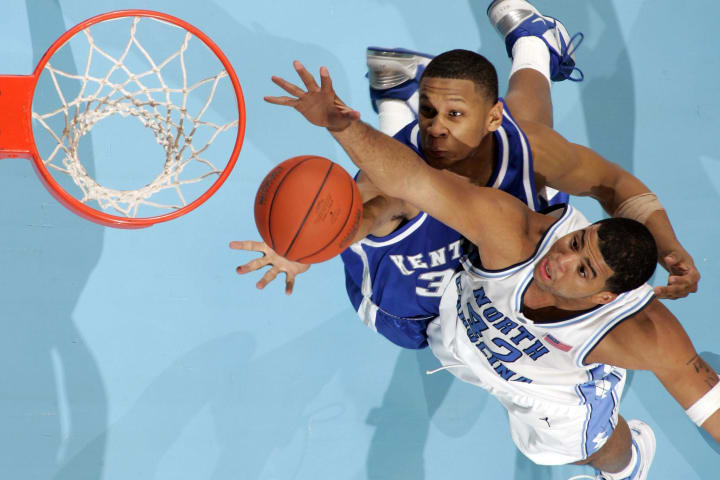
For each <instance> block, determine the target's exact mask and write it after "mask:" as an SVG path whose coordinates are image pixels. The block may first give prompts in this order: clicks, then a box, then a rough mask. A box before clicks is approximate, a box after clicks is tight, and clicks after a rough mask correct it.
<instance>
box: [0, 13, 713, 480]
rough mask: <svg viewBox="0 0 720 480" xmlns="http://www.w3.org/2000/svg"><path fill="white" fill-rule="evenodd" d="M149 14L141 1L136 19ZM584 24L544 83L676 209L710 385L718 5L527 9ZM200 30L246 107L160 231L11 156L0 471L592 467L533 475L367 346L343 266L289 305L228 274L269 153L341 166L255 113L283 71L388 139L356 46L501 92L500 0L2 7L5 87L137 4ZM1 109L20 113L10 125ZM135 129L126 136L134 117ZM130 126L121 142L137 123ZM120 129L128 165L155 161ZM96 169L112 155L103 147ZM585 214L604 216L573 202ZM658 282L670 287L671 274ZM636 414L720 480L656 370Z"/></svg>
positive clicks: (280, 118) (565, 125) (114, 478)
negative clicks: (63, 40)
mask: <svg viewBox="0 0 720 480" xmlns="http://www.w3.org/2000/svg"><path fill="white" fill-rule="evenodd" d="M140 4H141V5H140ZM537 4H538V7H539V8H540V9H541V10H542V11H543V12H544V13H546V14H549V15H553V16H557V17H558V18H561V19H562V20H563V21H564V22H565V24H566V25H567V26H568V29H569V30H571V31H577V30H581V31H583V32H585V42H584V43H583V44H582V46H581V48H580V49H579V51H578V54H577V56H578V63H579V65H580V67H581V68H582V69H583V71H584V73H585V78H586V80H585V82H583V83H581V84H569V82H565V83H562V84H558V85H556V86H555V87H554V89H553V98H554V103H555V123H556V128H557V129H558V130H559V131H560V132H561V133H562V134H563V135H565V136H566V137H567V138H569V139H571V140H573V141H575V142H577V143H582V144H586V145H589V146H590V147H592V148H594V149H595V150H597V151H598V152H600V153H601V154H603V155H605V156H606V157H607V158H609V159H611V160H614V161H615V162H618V163H619V164H621V165H622V166H623V167H625V168H626V169H628V170H630V171H632V172H633V173H634V174H635V175H637V176H638V177H639V178H640V179H642V180H643V181H644V182H645V183H646V184H647V185H648V186H650V187H651V188H652V189H653V190H654V191H655V192H657V193H658V194H659V196H660V198H661V200H662V201H663V202H664V204H665V206H666V208H667V210H668V213H669V215H670V218H671V220H672V221H673V224H674V227H675V229H676V232H677V234H678V237H679V238H680V239H681V241H682V242H683V243H684V245H685V247H686V248H687V249H688V250H689V251H690V252H691V253H692V254H693V256H694V258H695V262H696V263H697V265H698V267H699V269H700V272H701V274H702V276H703V277H702V281H701V283H700V291H699V292H698V293H696V294H694V295H692V296H691V297H689V298H687V299H684V300H680V301H674V302H667V305H668V306H669V307H670V309H671V310H672V311H673V312H674V313H675V314H676V315H677V316H678V317H679V318H680V319H681V321H682V323H683V325H684V326H685V328H686V330H687V331H688V333H689V334H690V336H691V338H692V339H693V341H694V344H695V346H696V348H697V350H698V352H701V354H702V355H703V356H704V358H705V359H706V360H707V361H708V362H709V363H710V364H711V365H712V366H713V367H714V368H715V369H716V370H718V371H720V326H719V324H718V322H719V318H718V315H717V314H716V311H715V310H716V309H717V307H716V300H717V299H718V295H717V292H718V290H720V255H718V253H717V239H718V238H720V222H719V221H718V220H719V219H720V216H719V214H718V211H719V210H720V82H718V80H717V79H718V76H720V55H718V51H717V46H718V45H719V42H718V39H717V35H716V34H715V33H714V32H715V31H716V26H717V19H718V18H720V4H718V3H717V2H714V1H710V0H699V1H696V2H686V3H681V2H677V1H670V0H657V1H649V0H645V1H632V2H628V1H621V0H615V1H592V2H591V1H577V0H554V1H551V0H542V1H541V0H538V1H537ZM138 5H140V6H142V7H143V8H150V9H155V10H161V11H165V12H167V13H170V14H173V15H175V16H178V17H180V18H183V19H185V20H187V21H189V22H191V23H194V24H195V25H197V26H198V27H200V28H201V29H202V30H203V31H205V32H206V33H207V34H208V35H210V36H211V37H212V38H213V39H214V40H215V41H216V42H217V43H218V44H219V45H220V46H221V47H222V48H223V50H224V51H225V53H226V54H227V56H228V57H229V59H230V61H231V62H232V63H233V65H234V66H235V69H236V71H237V73H238V76H239V78H240V82H241V83H242V86H243V89H244V91H245V96H246V104H247V132H246V137H245V144H244V147H243V151H242V153H241V155H240V158H239V161H238V164H237V166H236V167H235V170H234V172H233V174H232V175H231V176H230V178H229V179H228V181H227V182H226V184H225V185H224V186H223V187H222V188H221V189H220V190H219V191H218V192H217V194H215V195H214V196H213V197H212V198H211V199H210V200H209V201H207V202H206V203H205V204H204V205H203V206H201V207H200V208H199V209H198V210H196V211H195V212H192V213H190V214H189V215H187V216H185V217H181V218H179V219H177V220H174V221H172V222H169V223H166V224H161V225H158V226H155V227H152V228H148V229H144V230H138V231H127V230H116V229H110V228H103V227H100V226H98V225H95V224H92V223H89V222H87V221H85V220H82V219H80V218H78V217H76V216H75V215H73V214H72V213H70V212H69V211H67V210H66V209H65V208H64V207H62V206H60V205H59V204H58V203H57V202H56V201H55V200H54V199H53V198H52V197H51V196H50V194H48V193H47V191H46V190H45V189H44V188H43V187H42V185H41V184H40V182H39V181H38V180H37V179H36V177H35V174H34V173H33V170H32V168H31V165H30V163H29V162H28V161H26V160H19V159H3V160H2V161H0V195H1V196H2V201H1V202H0V203H1V205H2V206H1V207H0V322H2V323H1V325H2V329H1V330H0V332H1V334H0V391H1V392H2V393H1V394H0V472H1V473H0V477H1V478H3V479H5V478H7V479H63V480H84V479H88V480H128V479H158V480H197V479H213V480H230V479H233V480H235V479H240V480H254V479H260V480H300V479H308V480H310V479H313V480H315V479H333V480H340V479H344V480H362V479H378V480H379V479H383V480H384V479H403V480H404V479H408V480H431V479H432V480H435V479H440V480H444V479H451V478H467V479H483V480H505V479H517V480H519V479H533V480H550V479H552V480H560V479H566V478H568V477H570V476H572V475H574V474H578V473H590V471H589V469H583V468H580V467H558V468H546V467H540V466H536V465H533V464H531V463H530V462H529V461H527V460H526V459H525V458H524V457H523V456H521V455H520V454H519V453H518V452H517V450H516V449H515V447H514V445H513V443H512V441H511V439H510V436H509V434H508V430H507V421H506V417H505V413H504V411H503V409H502V408H501V406H500V405H499V404H498V403H497V402H496V401H495V400H494V399H493V398H490V397H488V395H487V394H486V393H485V392H484V391H482V390H480V389H477V388H475V387H472V386H470V385H467V384H462V383H460V382H459V381H457V380H454V377H452V375H450V374H449V373H447V372H442V373H438V374H436V375H433V376H430V377H427V376H426V375H425V374H424V371H425V370H426V369H428V368H434V367H436V366H437V363H436V361H435V360H434V358H433V357H432V355H431V354H430V353H429V352H428V351H421V352H415V351H401V350H399V349H398V348H396V347H394V346H393V345H391V344H390V343H389V342H387V341H385V340H384V339H383V338H382V337H380V336H378V335H376V334H374V333H373V332H371V331H369V330H368V329H367V328H366V327H365V326H363V325H362V324H361V323H360V322H359V321H358V320H357V318H356V316H355V313H354V311H353V309H352V307H351V306H350V304H349V302H348V301H347V299H346V296H345V292H344V279H343V272H342V266H341V263H340V261H339V259H334V260H331V261H329V262H326V263H324V264H320V265H317V266H313V267H312V268H311V269H310V271H309V272H308V273H306V274H304V275H302V276H301V277H300V278H298V281H297V284H296V287H295V293H294V294H293V295H292V296H289V297H288V296H286V295H284V293H283V285H281V283H282V282H277V283H276V284H274V285H271V286H270V287H268V288H267V289H266V290H264V291H258V290H256V289H255V286H254V285H255V282H256V281H257V280H258V279H259V276H257V275H248V276H245V277H240V276H238V275H236V273H235V267H236V266H237V265H240V264H242V263H246V262H247V261H248V260H249V259H250V258H251V255H250V254H243V253H240V252H236V251H231V250H230V249H229V248H228V243H229V241H231V240H244V239H257V238H258V234H257V231H256V229H255V225H254V221H253V215H252V205H253V199H254V196H255V192H256V189H257V186H258V184H259V183H260V180H261V179H262V178H263V177H264V175H265V174H266V173H267V171H269V170H270V169H271V168H272V167H273V166H274V165H276V164H277V163H279V162H280V161H282V160H284V159H286V158H289V157H292V156H296V155H300V154H317V155H323V156H327V157H329V158H331V159H333V160H335V161H336V162H338V163H340V164H341V165H343V166H345V167H346V168H347V169H348V170H353V168H352V165H351V163H350V162H349V160H348V159H347V157H346V156H345V154H344V152H343V151H342V150H341V149H340V148H339V147H338V146H337V145H336V144H334V143H333V141H332V139H331V137H330V136H329V135H328V134H327V133H326V132H324V131H322V130H320V129H318V128H315V127H312V126H310V125H308V124H307V123H306V122H305V121H304V120H303V119H301V117H300V116H299V115H298V114H297V113H295V112H292V111H289V110H286V109H283V108H281V107H277V106H273V105H269V104H266V103H264V102H263V100H262V97H263V96H264V95H276V94H279V89H278V88H277V87H276V86H275V85H273V84H272V83H271V81H270V76H271V75H273V74H276V75H280V76H284V77H286V78H289V79H292V78H294V71H293V69H292V65H291V62H292V60H293V59H299V60H301V61H303V62H304V63H305V64H306V65H307V66H308V68H310V69H311V70H312V71H314V72H317V69H318V68H319V67H320V66H321V65H325V66H327V67H328V68H329V69H330V72H331V75H332V76H333V79H334V83H335V88H336V90H337V92H338V93H339V95H340V96H341V98H342V99H343V100H344V101H346V102H347V103H348V104H350V105H351V106H353V107H355V108H356V109H358V110H359V111H361V112H362V115H363V117H364V119H365V121H367V122H369V123H371V124H376V123H377V119H376V117H375V114H374V113H373V111H372V109H371V107H370V102H369V98H368V94H367V81H366V79H365V77H364V75H365V71H366V69H365V53H364V51H365V47H367V46H368V45H384V46H401V47H406V48H410V49H414V50H419V51H425V52H430V53H439V52H441V51H444V50H449V49H452V48H457V47H462V48H467V49H474V50H478V51H480V52H481V53H483V54H485V55H486V56H487V57H488V58H489V59H490V60H491V61H493V63H495V65H496V66H497V68H498V73H499V75H500V78H501V81H502V86H501V91H504V89H505V86H506V79H507V74H508V70H509V67H510V62H509V59H508V58H507V57H506V55H505V53H504V46H503V44H502V41H501V39H500V38H499V37H498V36H497V34H496V33H495V32H494V31H493V30H492V29H491V27H490V25H489V22H488V21H487V18H486V17H485V8H486V2H477V1H460V0H457V1H448V2H438V1H430V0H415V1H410V0H353V1H345V2H340V1H331V0H307V1H304V2H297V1H290V0H268V1H266V2H250V1H246V0H239V1H229V0H227V1H221V0H215V1H189V0H173V1H170V0H148V1H145V2H137V1H129V0H96V1H93V2H87V1H81V0H57V1H52V0H27V1H21V0H6V1H5V2H3V15H2V16H0V39H1V41H0V65H2V67H0V70H2V72H3V73H6V74H29V73H30V72H31V71H32V69H33V68H34V66H35V64H36V62H37V61H38V59H39V58H40V56H41V55H42V53H43V52H44V51H45V49H46V48H47V47H48V46H49V45H50V44H51V43H52V41H53V40H54V39H55V38H56V37H57V36H59V35H60V34H61V33H62V32H63V31H65V30H66V29H68V28H70V27H71V26H73V25H74V24H76V23H78V22H80V21H82V20H84V19H85V18H88V17H90V16H92V15H95V14H98V13H101V12H105V11H109V10H116V9H122V8H130V7H137V6H138ZM0 114H1V115H6V114H7V112H0ZM120 125H122V124H121V123H120ZM128 128H129V127H128ZM136 134H137V130H134V129H132V130H128V131H123V129H122V126H120V127H118V131H117V136H118V139H119V140H120V142H119V144H118V145H117V147H115V148H124V149H127V150H125V151H126V152H127V156H128V157H131V156H137V155H142V154H143V152H142V151H137V148H138V147H137V146H136V145H135V143H134V142H132V141H128V140H127V139H132V138H133V137H134V136H135V135H136ZM92 140H93V143H92V149H93V150H94V152H95V160H94V161H95V163H96V166H97V168H99V169H101V168H102V167H101V166H100V163H101V157H102V155H101V152H102V151H103V149H105V148H107V145H105V144H104V143H103V142H100V141H99V139H92ZM574 203H575V205H577V206H579V208H580V209H581V210H582V211H583V212H584V213H585V214H586V215H587V216H588V218H590V219H598V218H600V217H601V215H602V213H601V211H600V209H599V207H597V206H596V205H594V204H593V203H592V201H586V200H574ZM665 278H666V277H665V274H664V272H659V273H658V274H657V275H656V277H655V280H654V281H655V282H656V283H662V282H665ZM621 412H622V413H623V415H624V416H625V417H626V418H640V419H643V420H645V421H646V422H648V423H649V424H650V425H651V426H652V427H653V428H654V430H655V433H656V436H657V440H658V446H657V455H656V457H655V462H654V465H653V467H652V470H651V471H650V478H651V479H653V480H669V479H673V480H675V479H683V480H697V479H702V480H711V479H717V478H719V475H720V474H718V472H719V471H720V446H718V445H717V444H716V443H714V441H712V440H710V439H709V437H707V436H706V435H704V434H703V433H702V432H701V431H699V430H698V429H697V428H696V427H695V426H694V425H693V424H692V423H691V422H690V421H689V420H688V419H687V418H686V417H685V415H684V413H683V411H682V409H681V408H680V407H679V406H678V405H677V404H676V403H675V402H674V400H673V399H672V398H671V397H670V396H669V395H668V394H667V393H666V392H665V391H664V389H663V388H662V386H661V385H660V384H659V382H658V381H657V380H656V379H655V378H654V377H653V376H652V375H651V374H649V373H647V372H636V373H634V374H632V376H631V381H630V382H629V386H628V388H627V389H626V393H625V397H624V399H623V404H622V408H621Z"/></svg>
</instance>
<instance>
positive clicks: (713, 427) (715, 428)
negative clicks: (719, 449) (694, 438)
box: [702, 410, 720, 443]
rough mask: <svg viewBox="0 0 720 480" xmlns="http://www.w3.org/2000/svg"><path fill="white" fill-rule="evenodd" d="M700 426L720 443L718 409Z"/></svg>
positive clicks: (719, 411)
mask: <svg viewBox="0 0 720 480" xmlns="http://www.w3.org/2000/svg"><path fill="white" fill-rule="evenodd" d="M702 428H703V429H704V430H705V431H706V432H708V433H709V434H710V435H711V436H712V437H713V438H714V439H715V441H716V442H718V443H720V410H717V411H716V412H715V413H714V414H712V416H711V417H710V418H708V419H707V420H705V423H703V424H702Z"/></svg>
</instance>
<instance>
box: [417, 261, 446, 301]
mask: <svg viewBox="0 0 720 480" xmlns="http://www.w3.org/2000/svg"><path fill="white" fill-rule="evenodd" d="M453 273H455V271H454V270H453V269H451V268H448V269H447V270H441V271H439V272H426V273H423V274H422V275H418V280H424V281H427V282H428V284H427V288H425V287H415V293H416V294H418V295H421V296H423V297H442V294H443V292H444V291H445V286H446V285H447V284H448V282H450V279H451V278H452V276H453Z"/></svg>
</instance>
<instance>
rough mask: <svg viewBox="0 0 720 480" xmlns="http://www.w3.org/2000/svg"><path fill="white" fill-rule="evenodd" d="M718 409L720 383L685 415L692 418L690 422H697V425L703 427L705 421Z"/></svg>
mask: <svg viewBox="0 0 720 480" xmlns="http://www.w3.org/2000/svg"><path fill="white" fill-rule="evenodd" d="M718 409H720V382H718V383H717V384H715V386H714V387H713V388H711V389H710V391H709V392H707V393H706V394H705V395H703V396H702V397H700V399H699V400H698V401H697V402H695V403H693V404H692V406H690V408H688V409H687V410H685V413H687V415H688V417H690V420H692V421H693V422H695V425H697V426H698V427H701V426H702V424H703V423H705V420H707V419H708V418H710V416H711V415H712V414H713V413H715V412H716V411H717V410H718Z"/></svg>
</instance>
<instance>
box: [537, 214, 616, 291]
mask: <svg viewBox="0 0 720 480" xmlns="http://www.w3.org/2000/svg"><path fill="white" fill-rule="evenodd" d="M597 230H598V225H590V226H589V227H587V228H584V229H582V230H577V231H575V232H572V233H569V234H567V235H565V236H564V237H562V238H560V239H558V240H557V241H556V242H555V243H554V244H553V246H552V247H551V248H550V251H549V252H548V253H547V254H546V255H545V256H544V257H543V258H542V260H540V262H538V263H537V265H535V270H534V272H533V278H534V280H535V281H536V282H537V286H538V287H540V288H541V289H542V290H545V291H547V292H550V293H552V294H553V295H555V296H556V297H559V298H560V299H563V300H583V301H584V300H590V301H591V302H592V303H594V304H600V303H607V302H609V301H610V300H612V299H613V298H615V295H614V294H612V293H610V292H608V291H606V289H605V283H606V282H607V280H608V279H609V278H610V277H611V276H612V275H613V273H614V272H613V271H612V269H611V268H610V267H609V266H608V265H607V263H605V260H604V259H603V257H602V254H601V253H600V248H599V245H598V242H599V239H598V234H597Z"/></svg>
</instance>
